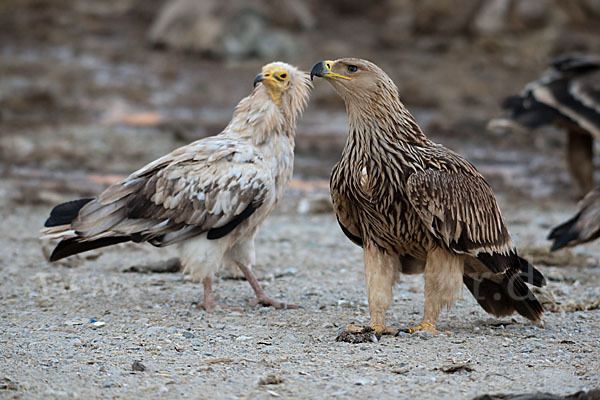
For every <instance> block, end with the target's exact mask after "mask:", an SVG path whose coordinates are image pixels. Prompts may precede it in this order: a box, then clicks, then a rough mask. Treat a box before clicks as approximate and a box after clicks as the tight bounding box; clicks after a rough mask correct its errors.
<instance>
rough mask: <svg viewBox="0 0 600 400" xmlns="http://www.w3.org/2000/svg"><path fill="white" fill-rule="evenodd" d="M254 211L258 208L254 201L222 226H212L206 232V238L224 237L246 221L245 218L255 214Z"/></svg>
mask: <svg viewBox="0 0 600 400" xmlns="http://www.w3.org/2000/svg"><path fill="white" fill-rule="evenodd" d="M254 211H256V208H254V206H253V205H252V203H250V204H248V207H246V209H245V210H244V211H242V212H241V213H240V214H238V215H236V216H235V217H233V219H232V220H231V221H229V222H228V223H227V224H225V225H223V226H221V227H220V228H212V229H211V230H209V231H208V233H207V234H206V238H207V239H210V240H214V239H220V238H222V237H223V236H225V235H227V234H228V233H230V232H231V231H233V230H234V229H235V228H236V227H237V226H238V225H239V224H241V223H242V222H244V220H245V219H247V218H249V217H250V216H251V215H252V214H254Z"/></svg>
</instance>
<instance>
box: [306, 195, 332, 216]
mask: <svg viewBox="0 0 600 400" xmlns="http://www.w3.org/2000/svg"><path fill="white" fill-rule="evenodd" d="M332 211H333V203H332V202H331V197H330V196H329V195H313V196H310V197H304V198H302V199H301V200H300V201H299V202H298V214H303V215H306V214H323V213H331V212H332Z"/></svg>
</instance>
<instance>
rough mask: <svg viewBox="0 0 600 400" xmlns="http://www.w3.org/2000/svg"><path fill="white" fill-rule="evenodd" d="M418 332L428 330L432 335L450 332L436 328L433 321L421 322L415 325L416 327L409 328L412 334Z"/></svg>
mask: <svg viewBox="0 0 600 400" xmlns="http://www.w3.org/2000/svg"><path fill="white" fill-rule="evenodd" d="M416 332H428V333H431V334H432V335H441V334H444V335H446V334H448V332H440V331H438V330H437V329H435V325H434V324H432V323H431V322H421V323H420V324H419V325H417V326H415V327H414V328H410V329H409V330H408V333H410V334H413V333H416Z"/></svg>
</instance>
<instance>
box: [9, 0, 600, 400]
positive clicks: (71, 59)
mask: <svg viewBox="0 0 600 400" xmlns="http://www.w3.org/2000/svg"><path fill="white" fill-rule="evenodd" d="M80 3H81V4H83V6H81V7H72V6H73V4H72V2H71V0H60V1H58V0H57V1H53V2H43V1H35V0H34V1H29V2H16V1H12V2H7V3H6V4H3V6H7V7H8V6H10V7H16V8H15V11H14V12H13V13H4V14H2V13H1V12H0V32H1V33H2V34H1V35H0V72H1V75H2V79H0V171H1V176H2V179H1V180H0V218H1V219H2V228H3V229H2V230H0V248H2V249H3V250H4V251H3V252H1V254H0V273H1V274H2V276H3V279H2V280H1V281H0V397H6V398H44V399H47V398H156V397H159V396H160V397H164V398H177V397H192V398H232V399H233V398H252V399H263V398H264V399H267V398H293V397H295V398H309V397H312V398H326V397H327V398H358V397H376V398H432V399H438V398H448V399H455V398H464V399H470V398H472V397H474V396H476V395H481V394H484V393H497V392H505V393H523V392H533V391H547V392H552V393H557V394H567V393H573V392H576V391H578V390H583V389H591V388H595V387H596V388H597V387H600V356H599V355H598V354H599V351H598V350H599V348H600V311H599V306H598V304H599V299H600V261H599V260H600V246H599V245H598V242H596V243H592V244H589V245H586V246H581V247H579V248H577V249H575V250H573V251H572V252H569V251H565V252H560V253H556V254H550V253H548V251H547V250H548V248H549V244H548V243H547V242H546V241H545V239H544V238H545V236H546V234H547V232H548V230H549V229H550V227H551V226H553V225H554V224H556V223H559V222H561V221H563V220H564V219H566V218H568V217H569V216H570V215H571V214H572V213H573V212H574V210H575V201H574V198H575V194H574V192H573V186H572V184H571V183H570V181H569V178H568V174H567V172H566V170H565V167H564V163H563V160H562V152H563V146H564V142H565V139H564V135H563V134H562V133H561V132H558V131H556V130H552V129H549V130H543V131H540V132H536V133H532V134H529V135H518V134H508V135H498V134H490V133H489V132H486V131H485V124H486V123H487V121H488V120H489V119H490V118H492V117H494V116H497V115H498V114H499V107H498V104H499V102H500V100H501V99H502V97H503V96H505V95H507V94H511V93H515V92H517V91H519V90H520V88H521V87H522V85H523V84H524V83H525V82H527V81H528V80H530V79H532V78H534V77H535V76H537V74H538V73H539V70H540V69H541V65H542V61H539V62H538V61H535V60H533V59H532V60H529V59H528V60H524V59H520V58H517V59H519V60H521V61H523V62H519V63H515V64H514V65H513V66H512V67H510V68H508V67H507V65H505V64H503V62H502V60H503V55H502V54H500V53H501V52H500V51H499V50H498V51H499V53H497V54H496V53H494V52H491V53H489V52H487V51H486V50H485V49H484V50H482V49H481V48H477V47H472V46H471V44H470V43H469V42H468V41H464V40H463V41H459V42H457V43H454V44H453V45H452V47H451V49H450V50H449V51H448V52H446V53H443V54H438V53H437V52H436V50H435V49H434V48H431V46H429V47H428V46H424V47H423V48H421V49H419V48H418V46H417V48H415V49H413V50H411V51H397V52H394V51H389V49H386V48H382V47H381V46H373V45H372V43H371V42H369V41H368V40H367V39H368V37H367V35H363V34H362V33H361V32H362V31H363V30H362V28H365V29H373V26H372V25H373V24H371V25H368V24H367V25H364V24H366V22H365V21H363V20H362V19H360V18H358V19H354V20H351V19H344V20H343V21H342V20H340V21H339V23H337V21H331V22H332V24H324V27H323V29H324V31H323V32H325V34H326V35H331V36H334V35H337V37H338V39H337V40H336V41H332V42H331V43H329V44H324V45H323V46H316V45H315V46H314V49H313V50H311V51H312V53H311V54H303V55H302V56H301V57H300V56H298V57H299V58H302V59H301V60H292V61H293V62H295V63H296V64H298V65H300V66H301V67H303V68H305V69H309V68H310V67H311V66H312V64H313V63H314V62H315V61H318V60H321V59H323V58H325V57H327V58H330V57H332V54H333V56H335V55H348V54H358V55H361V56H367V57H369V58H371V59H373V60H375V61H378V62H379V63H380V64H382V65H383V66H384V67H385V68H386V70H388V71H389V72H390V74H391V75H392V77H393V78H394V79H395V80H396V82H397V83H398V86H399V87H400V89H401V91H402V93H403V96H404V97H405V98H406V101H407V104H408V105H409V107H410V109H411V111H413V112H414V113H415V115H416V117H417V119H418V121H419V123H420V124H421V125H422V126H423V128H424V129H425V131H426V132H427V133H428V134H429V135H430V136H431V137H432V138H434V139H435V140H436V141H438V142H441V143H443V144H445V145H447V146H449V147H451V148H453V149H454V150H456V151H458V152H460V153H461V154H463V155H465V156H466V157H467V158H468V159H470V160H471V161H472V162H474V164H475V165H476V166H477V167H478V168H479V169H480V171H481V172H482V173H483V174H484V175H485V177H486V179H488V181H489V182H490V184H491V185H492V187H493V188H494V190H495V192H496V194H497V196H498V198H499V202H500V204H501V207H502V210H503V212H504V215H505V218H506V220H507V223H508V226H509V228H510V230H511V232H512V234H513V236H514V239H515V242H516V243H517V244H518V245H519V247H520V249H521V253H522V254H523V255H525V256H527V257H528V258H529V260H530V261H532V262H534V263H535V264H536V265H537V266H539V268H540V269H541V270H542V271H543V272H544V274H545V275H546V276H547V278H548V280H549V284H548V287H547V288H546V289H545V292H543V293H540V294H539V295H540V297H543V298H544V299H545V305H546V306H547V307H548V309H551V310H554V312H548V313H547V314H546V315H545V317H544V322H543V325H542V326H534V325H532V324H530V323H529V322H527V321H525V320H523V319H522V318H520V317H515V318H514V319H512V318H505V319H502V320H499V319H496V318H492V317H491V316H489V315H487V314H485V312H483V310H481V309H480V308H479V306H478V305H477V304H476V303H475V301H474V300H473V299H472V297H471V296H470V294H469V293H465V295H464V298H463V299H461V300H459V302H458V303H457V305H456V307H455V308H454V309H452V310H450V311H448V312H446V313H444V314H443V316H442V318H441V320H440V325H439V328H440V329H442V330H447V331H450V332H451V334H450V335H447V336H446V335H443V336H435V337H430V336H426V335H425V336H422V335H415V336H409V335H407V334H400V335H398V336H396V337H387V336H386V337H383V338H382V339H381V340H380V341H378V342H373V343H367V344H358V345H352V344H348V343H339V342H336V341H335V338H336V335H337V332H338V330H339V329H340V328H343V327H344V326H345V325H346V324H348V323H356V324H366V323H368V306H367V303H366V294H365V288H364V278H363V274H362V254H361V251H360V249H359V248H358V247H356V246H354V245H352V244H351V243H350V242H349V241H348V240H347V239H346V238H345V237H344V236H343V234H342V233H341V231H340V230H339V228H338V226H337V224H336V222H335V218H334V216H333V214H332V213H331V210H330V209H329V208H327V207H324V208H323V207H322V204H323V198H324V197H325V198H326V197H327V183H326V180H327V179H328V174H329V171H330V169H331V166H332V165H333V163H334V162H335V160H336V159H337V158H338V155H339V152H340V148H341V144H342V143H343V142H344V140H345V132H346V117H345V113H344V109H343V105H342V104H341V101H340V99H339V98H337V97H336V95H335V94H334V93H333V91H332V90H331V89H330V88H329V87H327V86H326V85H325V84H319V85H317V86H316V88H315V90H314V92H313V95H312V97H311V103H310V105H309V108H308V110H307V111H306V113H305V115H304V117H303V118H302V119H301V120H300V122H299V126H298V140H297V150H298V151H297V158H296V167H295V176H296V179H298V181H296V182H295V184H294V186H293V188H292V189H291V190H289V191H288V193H287V195H286V196H287V197H286V199H285V201H283V202H282V203H281V204H280V205H279V208H278V209H277V212H276V213H275V215H273V216H271V217H270V218H269V219H268V220H267V222H266V224H265V226H264V228H263V229H262V231H261V232H260V234H259V237H258V243H257V247H258V248H257V252H258V265H257V266H256V270H257V271H258V274H259V277H260V278H261V282H262V283H263V284H264V285H265V286H266V288H267V290H268V292H269V293H270V294H271V295H273V296H274V297H276V298H278V299H281V300H282V301H285V302H290V303H296V304H300V305H302V307H303V308H302V309H300V310H273V309H268V308H261V307H257V308H249V307H247V306H246V309H245V311H244V312H243V313H227V312H221V311H217V312H215V313H214V314H207V313H206V312H204V311H200V310H198V309H197V308H196V306H195V304H196V302H197V301H198V300H200V296H201V287H200V286H199V285H197V284H194V283H192V282H190V281H189V279H187V278H186V277H184V276H182V275H181V274H179V273H160V274H159V273H150V274H142V273H131V272H124V271H125V270H128V269H130V268H131V267H132V266H136V265H147V264H152V263H159V264H160V261H161V260H165V262H166V260H168V259H169V258H171V257H175V256H176V255H177V253H176V250H175V249H174V248H166V249H161V250H158V249H154V248H152V247H151V246H138V245H120V246H116V247H114V248H109V249H106V250H104V251H102V252H101V253H100V252H97V253H91V254H90V255H84V256H82V257H75V258H73V259H71V260H69V261H68V262H67V263H63V264H58V265H51V264H49V263H47V262H46V261H45V260H44V257H43V254H42V244H41V243H40V242H39V240H38V231H39V229H40V228H41V226H42V224H43V221H44V219H45V218H46V216H47V214H48V212H49V210H50V209H51V207H52V206H53V205H54V204H56V203H58V202H61V201H66V200H70V199H72V198H77V197H82V196H90V195H94V194H96V193H98V192H100V191H101V190H102V189H103V188H104V187H106V185H107V184H109V183H110V182H111V181H114V180H115V179H118V177H119V176H122V175H125V174H128V173H129V172H131V171H133V170H135V169H137V168H139V167H140V166H142V165H144V164H145V163H146V162H149V161H151V160H153V159H154V158H156V157H158V156H161V155H163V154H165V153H167V152H168V151H170V150H172V149H173V148H175V147H177V146H179V145H182V144H184V143H187V142H190V141H191V140H193V139H196V138H198V137H202V136H206V135H210V134H215V133H217V132H219V130H220V129H221V128H222V127H223V126H225V124H226V122H227V120H228V118H229V117H230V116H231V110H232V107H233V106H234V105H235V104H236V103H237V101H239V99H240V98H241V97H242V96H245V95H246V94H247V93H248V91H249V90H250V87H251V82H252V78H253V77H254V75H255V74H256V72H257V71H258V70H259V68H260V66H261V65H262V63H263V61H261V60H251V61H240V62H229V63H222V62H218V61H214V60H204V59H201V58H199V57H194V56H190V55H185V54H183V55H182V54H177V53H169V52H158V51H155V50H153V49H150V48H149V47H148V46H146V45H145V37H146V36H145V35H146V32H147V29H148V26H149V24H150V23H151V20H152V18H153V15H154V14H153V13H152V12H153V11H156V9H157V8H158V5H159V3H160V2H158V1H152V2H146V1H145V2H135V4H138V3H139V4H138V5H137V6H136V7H135V9H134V10H133V11H131V12H129V13H125V14H123V13H116V14H111V13H110V12H108V13H106V14H103V13H101V12H100V11H98V12H90V11H86V7H84V6H86V5H87V6H90V5H93V4H97V3H96V2H90V1H88V2H80ZM113 3H114V4H117V5H118V4H119V2H112V3H110V4H113ZM107 4H109V3H107ZM114 4H113V5H114ZM148 4H150V5H151V6H147V5H148ZM29 7H30V8H31V9H30V8H29ZM4 10H5V9H4ZM0 11H2V8H0ZM109 11H110V10H109ZM333 22H336V23H335V24H333ZM361 24H362V25H361ZM357 27H359V28H361V29H357ZM321 35H323V33H322V32H317V31H314V32H308V33H306V34H304V36H303V37H298V40H303V41H305V42H306V43H320V42H319V40H318V39H320V38H321ZM517 39H518V38H517ZM517 39H515V38H512V39H511V40H517ZM332 40H333V39H332ZM510 43H512V42H510ZM350 44H352V46H350ZM518 44H519V42H518V40H517V43H516V44H513V45H511V46H512V47H511V46H508V47H507V48H508V49H509V50H510V49H511V48H515V49H516V48H518V47H519V46H518ZM309 47H310V46H309ZM340 53H344V54H340ZM517 54H519V53H517ZM513 57H514V54H513ZM269 61H270V60H269ZM449 76H452V79H448V77H449ZM318 83H323V82H318ZM599 150H600V149H599ZM597 154H600V153H597ZM300 204H303V205H302V207H299V205H300ZM306 204H309V205H310V207H308V209H309V211H308V213H305V214H300V213H299V212H298V209H299V208H300V209H306V207H304V205H306ZM317 209H322V210H324V212H323V213H320V214H317V213H316V210H317ZM216 291H217V293H218V294H219V295H220V297H221V300H222V301H224V302H226V303H228V304H231V305H239V304H242V305H245V304H246V303H247V302H248V301H249V300H250V299H251V298H252V291H251V289H250V287H249V285H248V284H247V283H246V282H244V281H242V280H236V279H230V278H228V277H226V276H223V277H222V279H219V280H218V281H217V285H216ZM422 308H423V282H422V277H421V276H407V277H404V280H403V282H402V283H401V284H399V285H398V287H397V288H396V289H395V298H394V303H393V304H392V306H391V308H390V310H389V313H388V323H389V324H390V325H391V326H393V327H397V328H399V329H402V328H407V327H409V326H412V325H414V324H415V323H417V322H418V321H419V319H420V316H421V313H422ZM91 321H95V322H91ZM142 370H143V371H142Z"/></svg>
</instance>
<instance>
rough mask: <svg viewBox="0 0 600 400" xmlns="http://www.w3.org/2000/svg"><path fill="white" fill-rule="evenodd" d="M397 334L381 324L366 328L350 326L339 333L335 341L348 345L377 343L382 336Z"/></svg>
mask: <svg viewBox="0 0 600 400" xmlns="http://www.w3.org/2000/svg"><path fill="white" fill-rule="evenodd" d="M395 333H396V332H395V331H392V330H391V329H388V328H386V326H385V325H381V324H371V325H370V326H365V327H360V326H355V325H352V324H350V325H347V326H346V327H345V328H344V329H343V330H340V331H339V333H338V335H337V337H336V338H335V340H336V342H348V343H367V342H377V341H379V339H381V336H382V335H393V334H395Z"/></svg>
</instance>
